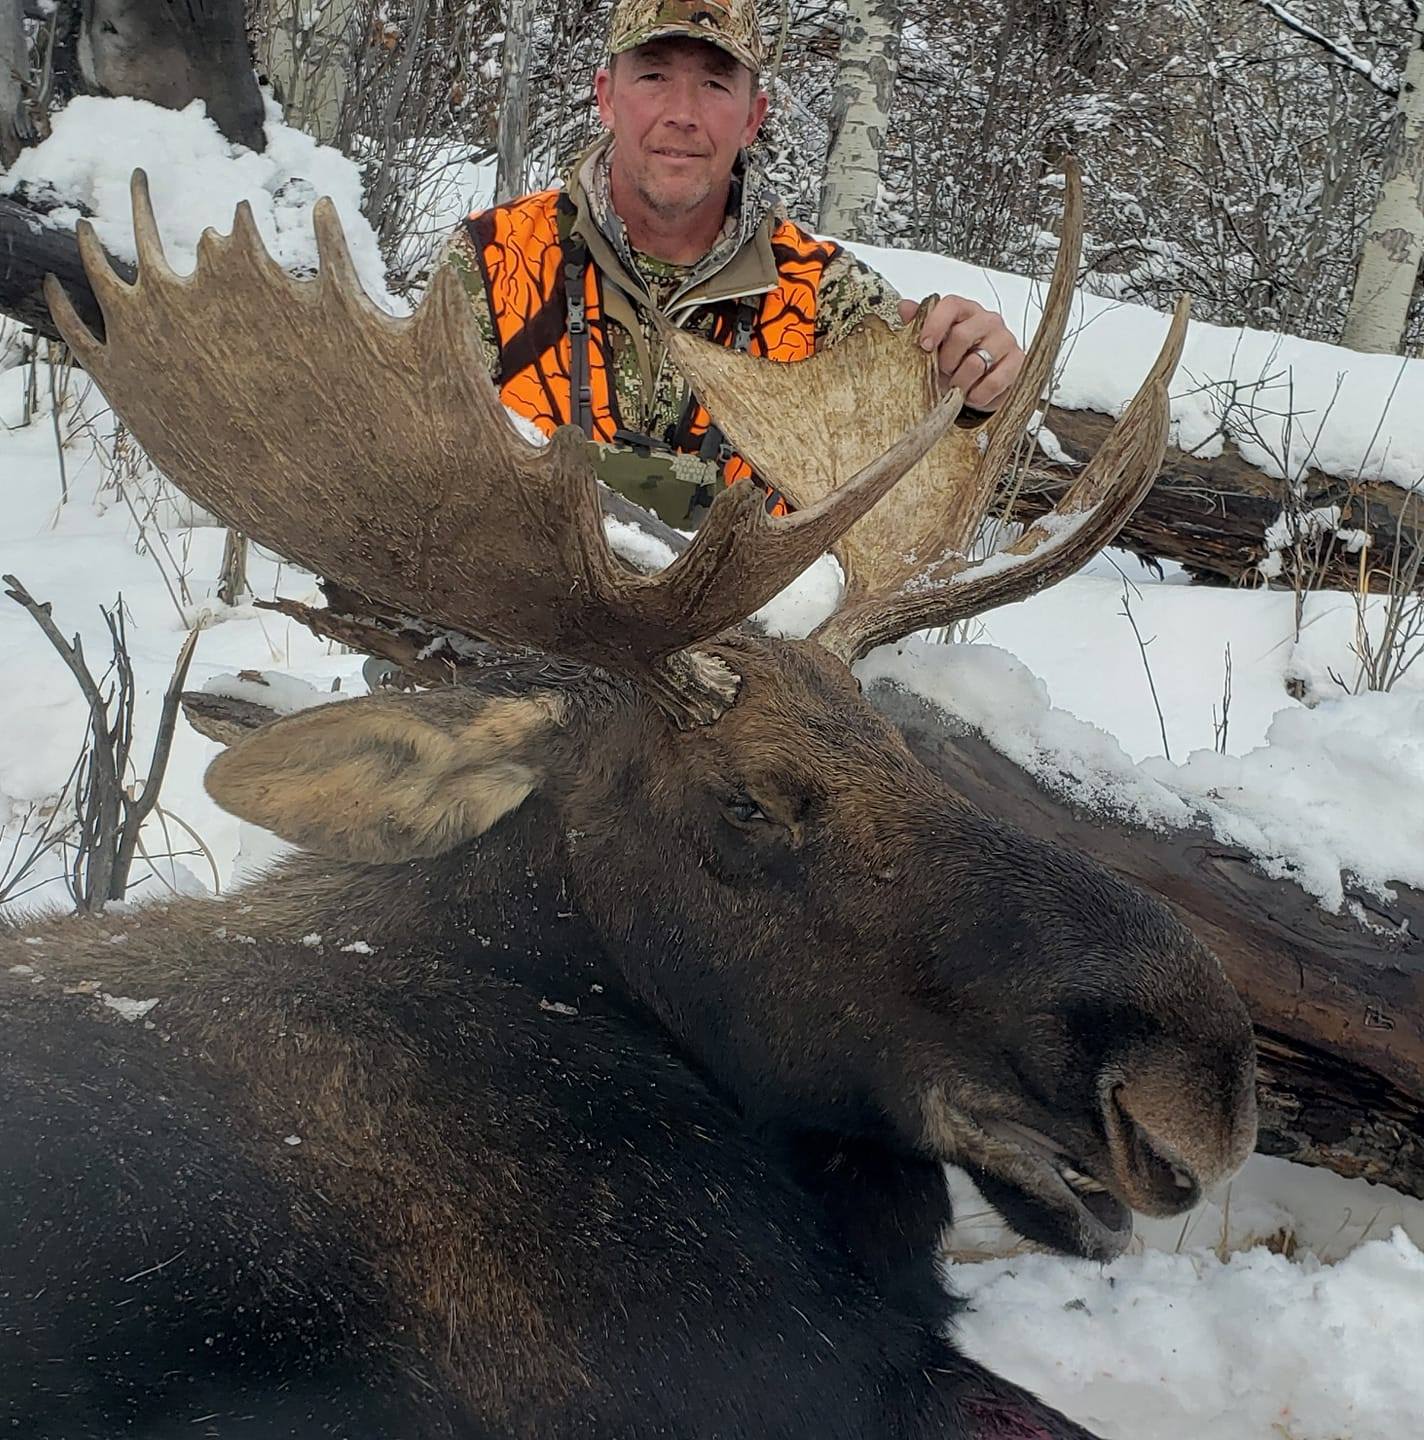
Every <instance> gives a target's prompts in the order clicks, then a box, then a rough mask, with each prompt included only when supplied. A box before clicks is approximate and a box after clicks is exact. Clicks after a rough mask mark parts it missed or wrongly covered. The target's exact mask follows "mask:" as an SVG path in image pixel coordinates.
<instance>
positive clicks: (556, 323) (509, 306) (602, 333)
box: [466, 190, 840, 513]
mask: <svg viewBox="0 0 1424 1440" xmlns="http://www.w3.org/2000/svg"><path fill="white" fill-rule="evenodd" d="M559 199H560V192H558V191H554V190H549V191H544V192H542V193H540V194H537V195H530V196H527V197H526V198H524V199H522V200H515V201H512V202H511V203H509V204H506V205H500V206H496V207H495V208H494V209H492V210H485V211H482V212H478V213H476V214H474V215H472V216H471V217H470V218H469V220H468V221H467V222H466V224H467V226H468V227H469V233H470V238H471V240H472V241H473V248H474V250H475V253H476V254H477V255H478V256H479V257H480V267H481V272H482V274H483V277H484V283H485V293H486V295H487V296H488V298H489V304H490V314H491V316H492V319H493V322H494V329H495V338H496V340H497V342H498V345H499V358H500V365H499V375H498V379H499V386H500V398H501V399H502V400H503V401H504V403H505V404H506V405H508V406H509V407H510V409H512V410H515V411H517V412H518V413H519V414H521V415H523V416H525V417H526V418H527V419H529V420H530V421H532V422H533V423H534V424H535V425H537V426H538V427H539V429H540V430H542V431H543V432H544V433H545V434H546V435H552V434H553V432H554V430H555V429H556V428H557V427H558V426H560V425H566V424H570V423H572V420H573V407H572V405H571V384H570V366H571V360H572V342H571V341H570V339H569V335H568V325H567V318H568V317H567V302H566V299H565V291H564V284H565V277H564V269H563V267H564V249H563V245H562V243H561V241H560V237H559V214H558V204H559ZM839 249H840V247H839V246H837V245H835V244H833V243H830V242H827V243H822V242H820V241H817V240H814V239H812V238H811V237H810V236H809V235H807V234H806V233H805V232H804V231H802V230H801V229H800V228H799V227H798V226H796V225H794V224H792V223H791V222H790V221H782V222H781V223H780V224H778V225H777V227H776V229H775V231H774V232H773V234H772V253H773V254H774V255H775V257H776V265H777V274H778V284H777V288H776V289H775V290H772V291H770V292H769V293H768V294H766V295H765V296H763V297H762V299H761V304H760V307H759V310H758V312H757V318H756V322H755V324H754V326H753V328H752V335H751V342H750V345H749V347H748V348H749V350H750V352H751V353H752V354H753V355H764V356H766V357H768V358H769V359H772V360H780V361H783V362H793V361H797V360H804V359H806V358H807V357H808V356H810V355H812V354H814V353H815V348H816V298H817V294H818V292H819V289H820V284H821V277H822V275H823V274H824V272H825V268H826V266H827V265H828V264H829V263H830V262H831V260H832V259H834V258H835V256H836V255H837V254H838V253H839ZM584 303H585V307H586V318H587V321H588V328H589V386H590V389H591V391H592V418H593V438H594V439H596V440H599V441H603V442H605V443H607V442H611V441H612V439H613V435H614V432H615V431H616V430H618V429H619V428H620V426H621V423H622V422H621V420H620V417H619V414H618V396H617V393H616V390H615V389H614V388H613V386H612V385H611V382H610V376H611V375H612V373H613V367H612V366H611V364H610V363H609V356H610V353H611V352H610V349H609V343H608V332H607V325H606V323H605V320H604V316H603V307H602V304H601V282H600V279H599V276H598V273H597V270H596V267H594V266H588V267H587V268H586V274H585V291H584ZM735 309H736V306H735V302H733V303H730V304H728V305H726V306H725V307H721V306H719V308H718V312H717V316H716V319H715V320H714V323H713V327H712V332H711V338H712V339H713V340H715V341H717V342H718V343H720V344H723V345H730V344H731V343H732V339H733V333H734V324H733V316H734V313H735ZM709 424H710V418H709V416H708V414H707V411H706V410H705V409H703V408H702V407H701V406H698V407H697V408H696V410H695V412H694V414H693V417H692V420H691V423H690V425H689V426H688V428H687V430H686V432H685V433H684V435H683V436H682V437H681V443H680V445H679V448H680V449H683V450H685V451H688V452H692V453H695V452H696V451H697V449H698V446H699V443H700V441H701V437H702V436H703V435H704V434H705V433H706V431H707V427H708V425H709ZM723 478H724V480H725V481H726V483H727V484H729V485H730V484H733V483H735V482H736V481H738V480H746V479H750V478H753V476H752V470H751V467H750V466H749V465H748V464H747V463H746V462H745V461H744V460H743V459H742V458H741V457H740V456H733V457H732V459H731V460H730V461H729V462H728V463H727V465H726V466H725V467H724V469H723ZM777 508H778V513H784V508H785V507H784V504H783V502H781V501H780V500H778V501H777Z"/></svg>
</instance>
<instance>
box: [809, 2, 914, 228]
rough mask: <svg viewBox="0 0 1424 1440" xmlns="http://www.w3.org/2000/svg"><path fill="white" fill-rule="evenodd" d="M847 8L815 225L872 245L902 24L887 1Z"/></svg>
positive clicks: (852, 4)
mask: <svg viewBox="0 0 1424 1440" xmlns="http://www.w3.org/2000/svg"><path fill="white" fill-rule="evenodd" d="M847 8H848V13H847V15H846V26H845V33H844V35H843V37H842V39H841V51H840V66H839V70H838V72H837V76H836V90H835V96H834V99H833V100H832V102H831V145H830V151H829V153H828V154H827V156H826V178H825V182H824V184H823V185H822V187H821V214H820V220H819V222H818V224H819V228H820V230H821V231H822V232H823V233H825V234H828V235H835V236H838V237H840V238H842V239H845V240H860V241H866V242H873V241H874V240H876V239H877V238H878V231H877V227H876V221H875V210H876V201H877V200H878V198H879V195H880V165H881V159H882V156H883V155H884V151H885V135H886V130H887V128H888V126H889V121H890V103H891V100H892V99H893V97H894V93H895V78H896V75H897V73H898V71H899V64H900V27H901V25H902V24H903V23H904V22H903V16H902V14H901V7H900V6H899V5H898V4H894V3H892V0H850V3H849V6H848V7H847Z"/></svg>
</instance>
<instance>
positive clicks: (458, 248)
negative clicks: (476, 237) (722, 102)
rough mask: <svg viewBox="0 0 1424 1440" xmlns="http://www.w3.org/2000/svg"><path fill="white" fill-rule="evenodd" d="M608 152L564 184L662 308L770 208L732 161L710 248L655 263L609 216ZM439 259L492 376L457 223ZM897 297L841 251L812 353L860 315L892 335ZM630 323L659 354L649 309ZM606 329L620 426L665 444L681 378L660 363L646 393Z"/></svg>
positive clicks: (491, 333)
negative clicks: (460, 287)
mask: <svg viewBox="0 0 1424 1440" xmlns="http://www.w3.org/2000/svg"><path fill="white" fill-rule="evenodd" d="M608 154H609V146H608V144H607V142H605V143H604V144H602V145H600V146H599V147H598V148H597V149H596V150H595V151H594V152H593V153H592V154H591V155H589V156H588V157H587V158H586V159H585V161H584V162H583V163H581V164H580V165H579V166H578V167H577V168H576V172H575V174H574V175H572V176H570V184H573V185H578V186H579V187H580V188H581V189H582V190H583V192H584V194H585V195H586V196H587V197H588V200H589V211H590V213H591V214H592V215H594V216H595V217H596V218H597V220H598V224H599V228H600V229H601V230H602V231H603V232H604V234H605V236H606V237H607V239H608V240H609V242H610V244H612V245H613V247H614V249H615V250H616V251H617V253H618V255H619V257H620V258H621V259H622V260H623V262H624V264H626V265H627V266H628V270H629V273H630V274H632V275H636V276H637V277H638V278H639V279H641V280H642V282H643V284H644V286H645V287H646V290H647V299H648V300H649V301H650V302H651V304H652V305H653V306H656V307H658V308H659V309H661V310H664V311H666V310H667V309H668V307H669V306H670V305H671V304H672V303H673V302H674V301H675V300H676V298H677V297H678V296H679V295H680V294H683V293H684V292H686V291H687V290H690V289H691V288H692V287H693V286H694V285H697V284H698V283H700V281H701V280H702V279H704V278H705V277H706V276H707V275H710V274H715V273H716V271H718V270H720V269H721V268H722V266H723V265H725V264H726V262H727V261H728V260H729V259H730V258H731V256H732V255H733V254H734V253H735V252H736V251H737V250H738V249H739V248H740V247H741V246H742V245H745V244H749V243H750V242H751V240H752V238H753V237H754V236H755V235H756V233H757V230H758V228H759V227H760V225H761V223H762V221H763V220H764V219H765V218H766V217H767V215H768V214H770V213H771V212H772V209H773V207H774V206H775V204H776V197H775V195H774V194H773V193H772V191H771V190H770V188H769V186H768V185H767V183H766V181H765V178H764V176H763V175H762V173H761V170H760V168H759V167H758V166H757V165H756V164H755V163H754V162H752V161H744V162H743V163H742V164H739V166H738V174H737V176H736V177H735V178H736V180H737V181H738V183H737V184H736V185H735V186H734V190H733V204H734V209H733V211H732V212H731V213H729V214H728V217H727V224H726V225H725V226H724V227H723V230H722V234H721V236H720V237H719V238H718V240H717V242H716V244H715V245H714V246H713V247H712V250H711V251H710V252H709V253H708V254H707V255H706V256H704V257H703V258H702V259H701V260H699V261H697V262H695V263H694V264H692V265H675V264H673V263H672V262H670V261H667V260H655V259H653V257H652V256H650V255H643V254H640V253H639V252H637V251H635V250H633V248H632V247H631V246H630V245H629V243H628V238H627V234H626V232H625V231H624V229H623V224H622V221H620V220H619V219H618V217H617V215H616V214H615V213H614V211H613V208H612V204H611V202H610V201H609V198H608ZM446 258H447V259H448V260H450V262H451V263H452V264H454V265H455V266H456V268H457V269H458V270H459V272H460V275H461V277H462V279H463V280H464V283H465V290H466V293H467V294H468V295H469V297H470V302H471V304H472V305H473V306H474V311H475V319H476V320H477V322H478V324H479V330H480V335H481V338H482V339H483V340H484V342H485V344H486V346H487V347H488V368H489V369H490V370H491V372H493V370H494V367H495V364H496V359H497V356H498V345H497V344H496V342H495V328H494V319H493V317H492V316H491V314H490V308H489V302H488V300H487V299H486V297H485V287H484V280H483V278H482V276H481V274H480V265H479V258H478V256H476V255H475V253H474V250H473V246H472V244H471V241H470V237H469V232H468V230H467V229H466V228H465V227H464V226H461V227H460V229H459V230H457V231H456V233H455V236H454V239H453V240H452V242H451V244H450V247H449V249H448V250H447V252H446ZM635 298H637V297H635ZM899 299H900V296H899V294H898V293H897V292H896V290H895V288H894V287H893V286H892V285H891V284H890V283H889V281H887V280H885V279H884V278H883V277H881V276H880V275H877V274H876V273H875V271H874V270H872V269H871V268H870V267H869V266H868V265H866V264H865V263H864V262H863V261H860V260H857V259H856V258H855V257H854V256H853V255H851V254H850V253H849V252H848V251H842V252H841V254H840V255H838V256H837V257H836V258H835V259H834V260H832V261H831V263H830V264H829V265H828V266H827V267H826V271H825V274H824V275H823V276H822V277H821V286H820V290H819V291H818V292H817V299H816V349H817V350H818V351H819V350H825V349H829V348H830V347H831V346H833V345H836V344H839V343H840V341H842V340H843V339H845V337H846V336H847V335H849V334H850V333H851V332H852V331H853V330H854V329H856V327H857V326H859V325H860V324H861V322H862V321H863V320H864V319H865V318H866V316H868V315H879V316H880V317H881V318H882V319H883V320H885V321H886V323H887V324H889V325H891V326H893V327H894V328H895V329H897V330H898V329H899V328H900V312H899V310H898V308H897V306H898V303H899ZM638 318H639V319H640V321H641V322H642V326H643V334H644V338H645V339H646V341H647V342H648V345H649V347H650V348H652V349H654V350H655V351H656V350H660V349H661V346H660V345H659V344H657V343H655V342H656V339H657V337H656V332H655V329H654V325H653V318H652V310H651V308H650V307H649V306H647V305H644V304H642V303H639V305H638ZM715 319H716V316H715V314H714V312H713V311H712V310H711V309H710V308H707V309H698V310H695V311H693V313H692V315H691V316H690V317H689V318H688V319H687V320H686V321H685V322H684V324H683V328H684V329H686V330H689V331H691V332H692V333H693V334H694V335H704V336H710V334H711V332H712V327H713V324H714V322H715ZM609 332H610V340H611V344H612V349H613V384H614V388H615V389H616V391H617V394H618V407H619V411H620V413H621V414H622V416H623V423H624V424H625V425H626V426H628V427H629V428H630V429H633V430H637V431H639V432H640V433H641V434H644V435H648V436H651V437H652V438H654V439H657V440H662V441H665V440H666V438H667V437H668V436H669V435H670V434H671V433H672V432H673V431H674V430H675V429H676V427H677V424H678V421H679V420H680V419H681V417H682V409H683V405H684V403H685V401H686V395H687V390H686V386H685V384H684V382H683V379H682V377H681V375H679V374H678V373H677V371H676V370H675V369H674V368H673V367H672V366H671V365H664V366H663V367H662V370H661V373H660V374H659V375H658V376H657V379H656V383H655V384H654V385H653V387H652V388H651V390H649V389H648V388H647V387H646V386H645V385H644V383H643V378H642V376H641V374H640V373H639V368H638V357H637V353H636V351H635V349H634V346H633V343H632V341H631V339H630V338H629V337H628V335H627V334H626V333H625V332H624V331H623V329H622V327H621V326H619V325H618V324H617V323H616V322H615V321H610V322H609Z"/></svg>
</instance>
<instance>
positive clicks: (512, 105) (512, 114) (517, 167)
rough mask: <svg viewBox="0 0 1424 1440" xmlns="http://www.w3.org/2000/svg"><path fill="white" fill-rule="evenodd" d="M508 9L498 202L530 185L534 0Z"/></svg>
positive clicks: (512, 1)
mask: <svg viewBox="0 0 1424 1440" xmlns="http://www.w3.org/2000/svg"><path fill="white" fill-rule="evenodd" d="M505 11H506V13H505V19H504V85H503V92H502V94H501V96H500V105H499V162H498V166H497V168H496V172H495V187H494V198H495V204H497V205H502V204H503V203H504V202H505V201H506V200H513V199H515V198H516V197H518V196H520V195H523V194H524V192H525V191H526V190H527V189H528V186H529V154H528V152H529V62H530V45H531V37H532V31H533V26H534V0H507V3H506V6H505Z"/></svg>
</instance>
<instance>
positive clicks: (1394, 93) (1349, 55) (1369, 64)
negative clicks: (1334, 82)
mask: <svg viewBox="0 0 1424 1440" xmlns="http://www.w3.org/2000/svg"><path fill="white" fill-rule="evenodd" d="M1256 3H1257V4H1258V5H1259V6H1260V7H1261V8H1262V9H1263V10H1265V11H1267V12H1268V13H1269V14H1271V15H1274V16H1275V18H1276V19H1277V20H1279V21H1280V22H1281V24H1282V25H1284V26H1285V27H1286V29H1288V30H1293V31H1295V33H1296V34H1297V35H1300V36H1303V37H1304V38H1305V39H1307V40H1309V41H1310V42H1311V43H1312V44H1314V45H1318V46H1319V47H1320V48H1321V49H1322V50H1324V51H1325V53H1326V54H1327V55H1329V56H1330V57H1331V59H1332V60H1333V61H1334V62H1335V63H1336V64H1338V65H1342V66H1344V68H1345V69H1347V70H1353V71H1354V72H1355V73H1356V74H1357V75H1363V76H1364V78H1365V79H1366V80H1368V81H1369V82H1370V84H1371V85H1373V86H1374V87H1375V89H1376V90H1378V91H1379V92H1380V94H1381V95H1388V96H1389V97H1390V99H1391V100H1397V99H1398V98H1399V81H1398V80H1397V79H1396V78H1395V77H1394V75H1393V74H1391V73H1390V72H1389V71H1387V70H1383V69H1381V67H1380V66H1378V65H1376V64H1375V63H1374V61H1373V60H1367V59H1366V58H1365V57H1364V56H1363V55H1361V54H1360V52H1359V51H1358V50H1356V49H1355V47H1354V46H1353V45H1351V44H1350V42H1349V41H1348V40H1346V39H1345V38H1344V36H1341V35H1337V36H1334V37H1333V38H1332V37H1331V36H1329V35H1326V34H1325V33H1324V32H1323V31H1321V30H1317V29H1316V28H1315V26H1313V25H1312V24H1310V23H1309V21H1306V20H1302V19H1301V17H1300V16H1299V15H1297V14H1296V13H1295V12H1294V11H1293V10H1291V9H1290V8H1289V7H1288V6H1285V5H1282V4H1281V3H1280V0H1256Z"/></svg>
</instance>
